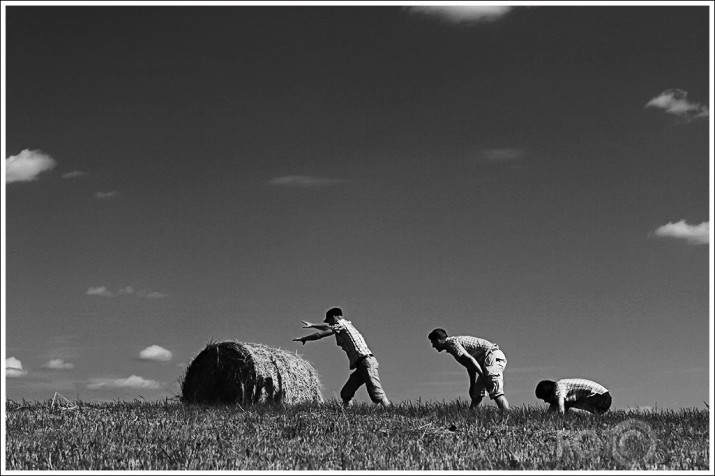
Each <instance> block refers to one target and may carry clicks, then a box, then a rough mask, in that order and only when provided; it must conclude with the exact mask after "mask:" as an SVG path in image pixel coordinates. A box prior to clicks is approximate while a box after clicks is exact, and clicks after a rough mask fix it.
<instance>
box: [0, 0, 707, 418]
mask: <svg viewBox="0 0 715 476" xmlns="http://www.w3.org/2000/svg"><path fill="white" fill-rule="evenodd" d="M708 3H709V2H701V3H700V4H693V5H683V3H679V4H678V5H677V6H670V5H667V4H661V5H652V4H651V5H648V4H644V5H641V6H626V5H619V4H612V5H608V6H587V5H585V4H573V5H570V6H567V5H563V6H561V5H560V6H527V7H520V6H516V7H511V6H508V5H496V6H494V5H492V6H485V5H479V6H477V8H475V6H474V5H472V6H471V7H466V6H464V5H462V6H460V7H454V6H452V7H434V6H425V5H420V6H418V5H416V4H415V5H411V6H410V5H391V6H376V5H360V6H355V5H354V6H345V5H342V6H334V5H333V6H331V5H323V6H309V5H301V6H298V5H296V6H276V5H265V4H264V5H259V6H237V5H228V4H225V5H222V6H215V5H214V6H201V7H199V6H195V5H190V4H183V5H180V6H175V5H174V6H161V7H160V6H151V7H148V6H127V5H124V6H107V5H101V4H100V5H98V6H89V7H88V6H68V5H65V6H58V5H54V6H37V5H34V6H22V5H19V4H18V5H16V4H13V2H5V3H4V4H3V13H4V21H5V25H4V26H5V27H4V28H3V35H5V37H4V41H3V45H4V48H5V52H4V53H5V54H4V56H3V67H4V70H3V81H4V83H3V86H4V96H5V100H4V101H3V108H4V109H3V114H4V120H3V136H2V140H3V150H4V152H5V167H4V170H3V180H2V182H3V183H2V186H3V189H2V192H3V251H4V259H3V272H4V278H5V279H3V287H4V289H3V326H4V329H3V353H4V358H5V368H4V371H3V372H4V378H5V384H6V385H4V386H3V400H5V399H10V400H16V401H17V400H23V399H26V400H47V399H51V398H52V397H53V395H54V393H55V392H59V393H60V394H62V395H63V396H65V397H67V398H70V399H81V400H83V401H111V400H134V399H137V398H143V399H146V400H163V399H165V398H168V399H171V398H173V397H175V396H177V395H179V393H180V390H179V382H180V380H181V376H182V375H183V372H184V370H185V369H186V367H187V365H188V363H189V362H191V360H192V359H193V358H194V357H195V356H196V355H197V354H198V353H199V352H200V351H201V350H202V349H203V348H204V347H205V346H206V344H207V343H209V342H211V341H223V340H238V341H242V342H254V343H262V344H266V345H269V346H273V347H276V348H281V349H286V350H289V351H291V352H293V351H295V352H297V353H299V354H300V355H302V356H303V357H304V358H305V359H307V360H308V361H310V362H311V363H312V364H313V365H314V366H315V368H316V370H317V371H318V373H319V374H320V376H321V380H322V383H323V385H324V391H323V394H324V396H325V397H326V398H338V397H337V396H338V395H339V392H340V389H341V387H342V385H343V384H344V383H345V381H346V380H347V377H348V375H349V372H350V370H349V369H348V360H347V356H346V355H345V353H344V352H343V351H342V350H341V349H340V348H339V347H337V346H336V344H335V340H334V338H332V337H330V338H326V339H323V340H320V341H314V342H308V343H307V344H306V345H304V346H303V345H301V344H300V343H299V342H294V341H293V340H292V339H294V338H296V337H300V336H303V335H307V334H308V333H310V332H311V331H310V330H307V329H303V328H302V325H301V320H306V321H311V322H322V320H323V318H324V315H325V311H326V310H327V309H329V308H331V307H333V306H338V307H341V308H342V309H343V311H344V315H345V318H346V319H348V320H350V321H351V322H352V323H353V324H354V325H355V327H356V328H357V329H358V330H360V331H361V333H362V334H363V336H364V337H365V340H366V341H367V344H368V346H369V347H370V349H371V351H372V352H373V353H374V354H375V356H376V357H377V360H378V361H379V363H380V367H379V372H380V377H381V380H382V384H383V387H384V389H385V391H386V393H387V396H388V397H389V398H390V399H391V400H392V401H393V402H396V403H399V402H404V401H417V400H421V401H453V400H455V399H458V398H459V399H462V400H467V398H468V396H467V388H468V378H467V373H466V370H465V369H464V368H463V367H461V366H460V365H459V364H458V363H457V362H456V360H454V359H453V358H452V357H451V356H449V355H447V354H445V353H438V352H436V351H435V350H434V349H433V348H432V347H431V345H430V342H429V341H428V339H427V334H428V333H429V332H430V331H431V330H432V329H434V328H438V327H439V328H443V329H445V330H446V331H447V333H448V334H449V335H471V336H477V337H481V338H485V339H487V340H489V341H491V342H494V343H497V344H499V346H500V348H501V349H502V350H503V351H504V353H505V355H506V357H507V359H508V364H507V367H506V370H505V373H504V380H505V392H506V397H507V399H508V400H509V402H510V403H511V405H512V406H519V405H540V404H541V405H543V402H541V401H539V400H537V399H536V398H535V396H534V388H535V386H536V384H537V383H538V382H539V381H540V380H542V379H550V380H557V379H560V378H568V377H582V378H589V379H592V380H595V381H597V382H599V383H601V384H602V385H604V386H605V387H606V388H608V389H609V390H610V392H611V394H612V396H613V407H614V408H617V409H627V408H636V407H639V408H647V407H657V408H684V407H697V408H705V404H706V403H707V404H708V405H709V404H710V403H711V396H712V378H711V376H710V375H711V372H710V371H711V370H712V369H710V366H711V365H712V340H711V339H712V322H713V306H712V297H711V294H710V289H711V286H712V283H711V281H712V267H711V266H712V255H711V253H712V231H711V228H710V223H711V221H712V213H713V212H712V206H711V205H712V200H713V195H712V183H711V177H712V163H713V152H712V150H713V149H712V136H711V133H710V131H709V130H710V128H711V123H710V120H711V119H710V111H711V109H712V83H713V81H712V80H713V78H712V63H711V58H710V56H709V55H708V48H709V46H711V45H712V10H711V8H712V6H711V5H710V6H705V5H707V4H708ZM357 400H358V401H369V399H368V397H367V392H366V391H365V389H364V387H363V388H362V389H360V390H359V392H358V394H357ZM486 404H487V405H493V403H492V402H487V403H486Z"/></svg>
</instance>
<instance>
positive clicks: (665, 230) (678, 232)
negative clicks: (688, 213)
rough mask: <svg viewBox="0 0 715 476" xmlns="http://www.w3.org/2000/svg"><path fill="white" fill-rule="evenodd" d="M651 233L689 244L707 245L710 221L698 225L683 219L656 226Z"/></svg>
mask: <svg viewBox="0 0 715 476" xmlns="http://www.w3.org/2000/svg"><path fill="white" fill-rule="evenodd" d="M653 235H655V236H659V237H662V238H675V239H679V240H685V241H686V242H687V243H689V244H691V245H707V244H708V243H710V222H709V221H706V222H703V223H701V224H699V225H688V224H687V223H686V222H685V220H680V221H679V222H677V223H667V224H665V225H663V226H661V227H658V228H657V229H656V230H655V231H654V232H653Z"/></svg>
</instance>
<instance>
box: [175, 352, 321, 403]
mask: <svg viewBox="0 0 715 476" xmlns="http://www.w3.org/2000/svg"><path fill="white" fill-rule="evenodd" d="M181 400H182V401H183V402H185V403H239V404H251V403H253V404H261V403H271V402H274V403H279V402H280V403H287V404H293V403H302V402H322V401H323V395H322V393H321V384H320V379H319V377H318V373H317V372H316V371H315V369H314V368H313V366H312V365H311V364H310V363H309V362H308V361H306V360H304V359H303V358H302V357H301V356H299V355H298V354H295V353H290V352H287V351H285V350H281V349H276V348H273V347H269V346H267V345H263V344H253V343H248V342H235V341H226V342H212V343H209V344H208V345H207V346H206V348H205V349H204V350H202V351H201V352H200V353H199V354H198V355H197V356H196V357H195V358H194V360H193V361H192V362H191V363H190V364H189V366H188V367H187V368H186V373H185V375H184V379H183V381H182V382H181Z"/></svg>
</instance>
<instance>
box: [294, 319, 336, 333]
mask: <svg viewBox="0 0 715 476" xmlns="http://www.w3.org/2000/svg"><path fill="white" fill-rule="evenodd" d="M300 322H302V323H303V329H310V328H313V329H318V330H319V331H325V330H328V329H330V326H329V325H328V324H312V323H310V322H308V321H300Z"/></svg>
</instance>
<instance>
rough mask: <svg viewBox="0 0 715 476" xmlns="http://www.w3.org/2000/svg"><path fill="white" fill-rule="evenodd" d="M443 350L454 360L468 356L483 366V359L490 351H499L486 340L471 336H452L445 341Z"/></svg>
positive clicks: (496, 346) (497, 347)
mask: <svg viewBox="0 0 715 476" xmlns="http://www.w3.org/2000/svg"><path fill="white" fill-rule="evenodd" d="M445 346H446V347H445V350H446V351H447V352H449V353H450V354H452V355H453V356H454V358H455V359H457V360H459V358H460V357H461V356H463V355H465V354H469V355H471V356H472V357H474V359H475V360H476V361H477V362H478V363H479V365H482V366H483V365H484V359H485V358H486V356H487V354H488V353H489V352H491V351H492V350H497V349H499V346H498V345H497V344H493V343H491V342H489V341H488V340H486V339H481V338H479V337H471V336H453V337H447V339H446V340H445Z"/></svg>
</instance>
